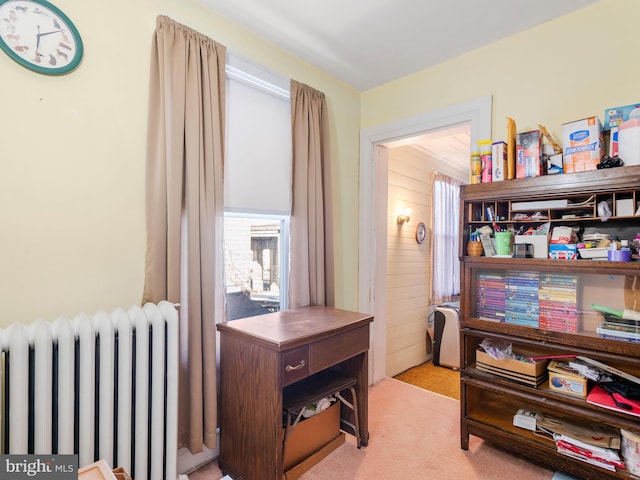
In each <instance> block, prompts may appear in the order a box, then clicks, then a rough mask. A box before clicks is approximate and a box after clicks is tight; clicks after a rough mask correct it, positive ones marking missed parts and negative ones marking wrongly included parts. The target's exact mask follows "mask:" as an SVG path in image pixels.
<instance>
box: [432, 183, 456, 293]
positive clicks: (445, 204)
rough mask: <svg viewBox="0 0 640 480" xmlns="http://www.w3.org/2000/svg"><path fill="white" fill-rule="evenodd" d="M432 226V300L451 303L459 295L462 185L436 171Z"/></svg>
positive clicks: (433, 184)
mask: <svg viewBox="0 0 640 480" xmlns="http://www.w3.org/2000/svg"><path fill="white" fill-rule="evenodd" d="M431 180H432V188H433V213H432V219H433V228H432V238H431V255H430V256H431V303H433V304H437V303H442V302H449V301H451V300H453V299H454V296H457V295H459V294H460V261H459V259H458V239H459V238H460V234H459V233H460V185H461V184H462V182H460V181H459V180H455V179H453V178H451V177H449V176H447V175H445V174H442V173H439V172H433V173H432V175H431Z"/></svg>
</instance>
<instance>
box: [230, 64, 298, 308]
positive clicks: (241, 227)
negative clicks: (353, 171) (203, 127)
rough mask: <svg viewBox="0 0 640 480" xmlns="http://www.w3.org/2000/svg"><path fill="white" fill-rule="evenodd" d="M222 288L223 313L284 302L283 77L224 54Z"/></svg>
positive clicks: (286, 133)
mask: <svg viewBox="0 0 640 480" xmlns="http://www.w3.org/2000/svg"><path fill="white" fill-rule="evenodd" d="M226 136H227V138H226V158H225V195H224V206H225V219H224V255H225V259H224V260H225V263H224V265H225V292H226V300H227V318H228V319H229V320H235V319H238V318H244V317H250V316H254V315H261V314H263V313H269V312H273V311H278V310H280V309H285V308H286V307H287V305H286V299H287V292H288V287H287V281H288V277H289V215H290V208H291V206H290V205H291V103H290V97H289V80H286V79H283V78H280V77H278V76H276V75H274V74H272V73H271V72H268V71H266V70H264V69H262V68H261V67H259V66H256V65H254V64H251V63H250V62H247V61H246V60H243V59H240V58H239V57H235V56H233V55H231V54H230V55H229V57H228V59H227V125H226Z"/></svg>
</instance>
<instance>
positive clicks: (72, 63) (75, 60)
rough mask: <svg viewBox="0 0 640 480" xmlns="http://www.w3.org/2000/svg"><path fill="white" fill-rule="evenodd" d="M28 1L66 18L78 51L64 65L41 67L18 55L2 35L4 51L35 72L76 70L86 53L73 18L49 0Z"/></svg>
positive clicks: (1, 0) (49, 73)
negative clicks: (48, 0)
mask: <svg viewBox="0 0 640 480" xmlns="http://www.w3.org/2000/svg"><path fill="white" fill-rule="evenodd" d="M12 1H15V0H0V6H2V5H4V4H5V3H7V2H12ZM26 1H29V2H31V3H38V4H40V5H42V6H43V7H45V8H48V9H49V10H51V11H52V12H53V13H55V14H56V15H58V16H59V17H60V18H62V20H64V22H65V23H66V24H67V26H68V27H69V30H71V34H72V35H73V38H74V39H75V41H76V52H75V55H74V56H73V59H72V60H71V61H70V62H69V63H68V64H67V65H65V66H64V67H57V68H47V67H41V66H39V65H36V64H34V63H31V62H29V61H28V60H25V59H24V58H22V57H21V56H20V55H18V54H17V53H16V52H14V51H13V49H12V48H11V47H10V46H9V45H8V44H7V43H6V42H5V41H4V40H3V39H2V37H0V48H2V50H4V52H5V53H6V54H7V55H9V56H10V57H11V58H12V59H13V60H15V61H16V62H18V63H19V64H20V65H22V66H23V67H26V68H28V69H29V70H33V71H34V72H38V73H42V74H45V75H63V74H65V73H69V72H71V71H72V70H75V69H76V68H77V67H78V65H79V64H80V61H81V60H82V55H83V53H84V46H83V45H82V37H81V36H80V32H78V29H77V28H76V26H75V25H74V24H73V22H72V21H71V19H70V18H69V17H68V16H67V15H66V14H65V13H64V12H63V11H62V10H60V9H59V8H58V7H56V6H55V5H53V4H52V3H49V2H47V0H26Z"/></svg>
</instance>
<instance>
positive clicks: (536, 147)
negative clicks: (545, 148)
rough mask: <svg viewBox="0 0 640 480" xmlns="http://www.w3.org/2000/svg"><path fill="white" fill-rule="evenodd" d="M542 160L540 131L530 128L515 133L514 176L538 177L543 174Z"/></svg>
mask: <svg viewBox="0 0 640 480" xmlns="http://www.w3.org/2000/svg"><path fill="white" fill-rule="evenodd" d="M545 166H546V165H544V162H543V160H542V132H541V131H540V130H532V131H530V132H523V133H518V134H517V135H516V178H529V177H539V176H540V175H544V174H545Z"/></svg>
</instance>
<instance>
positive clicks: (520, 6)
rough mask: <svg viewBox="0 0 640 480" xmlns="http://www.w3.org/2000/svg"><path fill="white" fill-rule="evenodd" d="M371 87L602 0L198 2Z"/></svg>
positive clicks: (331, 71)
mask: <svg viewBox="0 0 640 480" xmlns="http://www.w3.org/2000/svg"><path fill="white" fill-rule="evenodd" d="M199 1H200V2H202V3H203V4H205V5H207V6H208V7H210V8H212V9H213V10H215V11H217V12H218V13H219V14H221V15H223V16H225V17H227V18H228V19H229V20H230V21H232V22H233V23H236V24H238V25H240V26H242V27H244V28H246V29H247V30H250V31H252V32H254V33H255V34H257V35H259V36H261V37H263V38H264V39H265V40H267V41H269V42H271V43H273V44H275V45H277V46H279V47H280V48H282V49H284V50H286V51H288V52H290V53H292V54H293V55H295V56H297V57H299V58H302V59H304V60H306V61H307V62H309V63H310V64H312V65H315V66H316V67H318V68H320V69H321V70H323V71H325V72H327V73H329V74H331V75H333V76H334V77H336V78H338V79H340V80H342V81H344V82H345V83H347V84H349V85H351V86H352V87H353V88H355V89H357V90H359V91H365V90H368V89H371V88H374V87H377V86H380V85H382V84H384V83H387V82H390V81H392V80H395V79H398V78H401V77H404V76H407V75H410V74H412V73H415V72H418V71H420V70H424V69H425V68H428V67H430V66H433V65H436V64H438V63H442V62H444V61H446V60H448V59H450V58H453V57H456V56H458V55H461V54H463V53H465V52H468V51H471V50H474V49H476V48H479V47H482V46H484V45H487V44H490V43H492V42H495V41H498V40H500V39H503V38H505V37H508V36H510V35H514V34H516V33H518V32H521V31H524V30H527V29H529V28H532V27H534V26H536V25H540V24H542V23H545V22H547V21H549V20H552V19H554V18H556V17H559V16H562V15H565V14H567V13H570V12H572V11H575V10H578V9H580V8H583V7H585V6H587V5H590V4H593V3H596V2H597V1H599V0H535V1H531V0H294V1H291V0H199Z"/></svg>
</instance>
